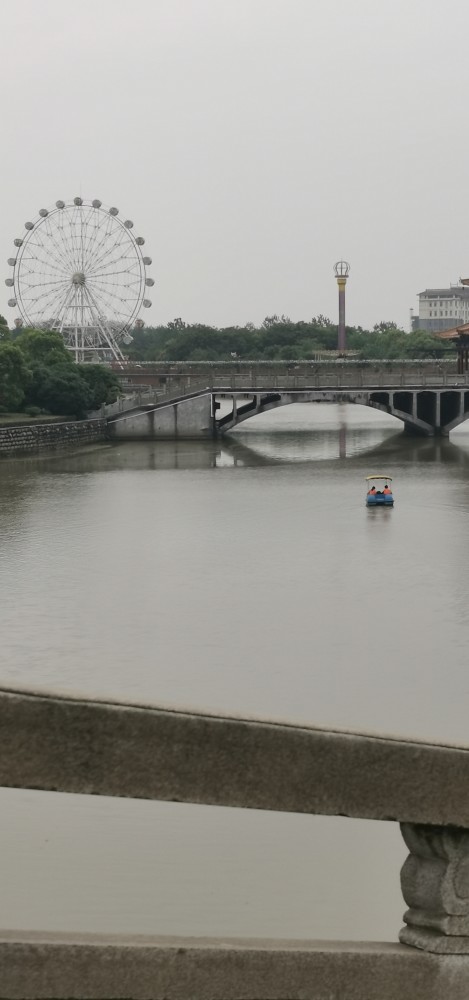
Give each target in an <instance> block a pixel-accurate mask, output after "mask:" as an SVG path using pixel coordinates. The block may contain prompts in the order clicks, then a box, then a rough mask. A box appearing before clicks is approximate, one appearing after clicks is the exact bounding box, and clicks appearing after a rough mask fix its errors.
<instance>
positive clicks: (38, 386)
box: [27, 364, 93, 417]
mask: <svg viewBox="0 0 469 1000" xmlns="http://www.w3.org/2000/svg"><path fill="white" fill-rule="evenodd" d="M77 369H78V366H77V365H75V364H72V366H70V365H69V364H66V365H58V364H54V365H51V366H50V367H49V368H46V367H45V366H40V365H38V366H35V367H34V368H33V371H32V376H33V377H32V382H31V386H30V389H29V392H28V400H27V402H28V406H38V407H39V408H40V409H46V410H48V411H49V413H53V414H54V413H55V414H67V415H68V414H70V415H72V414H73V415H74V416H76V417H84V416H85V415H86V411H87V410H90V409H92V406H93V392H92V390H91V389H90V387H89V386H88V385H87V383H86V382H85V380H84V379H83V378H81V376H80V374H79V372H78V370H77Z"/></svg>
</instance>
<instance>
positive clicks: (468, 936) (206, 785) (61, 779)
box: [0, 690, 469, 1000]
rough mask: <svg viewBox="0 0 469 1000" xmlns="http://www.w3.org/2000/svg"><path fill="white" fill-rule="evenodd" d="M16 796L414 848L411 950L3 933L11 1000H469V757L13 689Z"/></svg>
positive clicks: (6, 736)
mask: <svg viewBox="0 0 469 1000" xmlns="http://www.w3.org/2000/svg"><path fill="white" fill-rule="evenodd" d="M0 784H1V785H3V786H8V787H16V788H35V789H48V790H54V791H60V792H75V793H82V794H95V795H116V796H124V797H130V798H148V799H160V800H169V801H178V802H193V803H205V804H211V805H225V806H235V807H241V808H255V809H268V810H278V811H288V812H299V813H316V814H322V815H341V816H350V817H360V818H366V819H374V820H395V821H397V822H399V823H400V824H401V829H402V832H403V836H404V839H405V842H406V844H407V847H408V849H409V852H410V853H409V857H408V859H407V861H406V862H405V864H404V866H403V869H402V889H403V894H404V898H405V900H406V903H407V905H408V907H409V909H408V910H407V912H406V914H405V917H404V920H405V927H404V929H403V930H402V931H401V934H400V941H401V943H400V944H399V943H395V944H388V945H380V944H350V943H346V942H341V943H339V942H333V943H331V942H308V941H287V942H278V941H275V942H274V941H255V940H248V941H237V940H228V941H222V940H220V941H207V940H198V939H192V940H191V939H182V938H181V939H171V938H168V939H164V938H159V939H156V938H143V937H140V938H133V939H132V938H130V939H126V938H120V937H105V938H103V937H102V936H90V937H87V936H76V937H70V936H67V935H58V934H54V935H50V934H49V935H47V934H40V933H36V934H33V933H31V934H15V933H13V932H9V933H7V932H3V933H1V934H0V997H1V998H2V1000H18V998H22V1000H33V998H34V1000H39V998H41V1000H60V998H61V1000H63V998H65V997H67V998H82V1000H101V998H103V1000H104V998H107V1000H110V998H116V1000H117V998H121V1000H124V998H127V1000H129V998H132V1000H133V998H135V1000H163V998H166V1000H243V998H245V1000H248V998H249V1000H300V998H301V1000H339V998H340V1000H437V998H438V1000H462V998H465V1000H467V997H468V996H469V795H468V793H467V789H468V788H469V749H466V748H463V747H457V746H438V745H433V744H429V743H425V742H419V741H416V740H405V739H398V738H392V737H381V736H372V735H365V734H358V733H352V732H339V731H330V730H323V729H318V728H313V727H307V726H298V725H292V724H289V723H288V722H284V723H282V722H274V721H267V720H265V721H260V720H251V719H240V718H231V717H229V716H223V717H222V716H217V715H208V714H198V713H194V712H183V711H179V710H170V709H158V708H154V707H152V706H147V705H129V704H121V703H117V702H112V701H99V700H93V701H88V700H84V699H79V698H74V697H59V696H56V695H53V694H50V695H49V694H45V693H37V694H33V693H23V692H15V691H8V690H3V691H0ZM383 863H385V859H383ZM397 930H398V929H397V928H396V937H397Z"/></svg>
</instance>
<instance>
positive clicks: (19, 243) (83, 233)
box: [5, 198, 154, 361]
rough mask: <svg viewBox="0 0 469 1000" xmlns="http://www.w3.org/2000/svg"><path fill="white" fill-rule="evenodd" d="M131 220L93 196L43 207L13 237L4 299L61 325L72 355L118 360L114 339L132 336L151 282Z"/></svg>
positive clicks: (45, 325)
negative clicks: (21, 232) (21, 233)
mask: <svg viewBox="0 0 469 1000" xmlns="http://www.w3.org/2000/svg"><path fill="white" fill-rule="evenodd" d="M133 225H134V224H133V222H132V220H131V219H125V220H123V219H121V218H119V209H118V208H114V207H107V206H105V205H103V204H102V202H101V201H99V200H98V199H94V200H93V201H85V200H84V199H83V198H73V200H71V201H56V203H55V206H54V207H53V208H51V209H47V208H41V210H40V211H39V214H38V216H37V217H36V218H35V219H34V221H33V222H26V223H25V227H24V228H25V230H26V233H25V235H24V236H22V237H20V238H18V239H15V240H14V245H15V247H16V248H17V253H16V257H9V258H8V264H9V265H10V267H11V268H12V269H13V272H12V276H11V277H9V278H7V279H6V282H5V284H6V285H7V287H8V288H11V289H13V293H12V298H10V299H9V300H8V305H9V306H11V307H12V308H15V307H17V308H18V309H19V312H20V314H21V320H22V322H23V323H24V324H26V325H27V326H32V327H35V328H38V329H47V330H57V331H59V332H60V333H61V334H62V336H63V338H64V341H65V344H66V346H67V347H68V348H69V350H70V351H71V352H72V353H73V354H74V357H75V361H92V360H94V361H99V360H101V361H112V360H117V361H121V360H123V354H122V350H121V346H120V345H121V344H125V343H129V342H130V340H131V339H132V338H131V334H130V330H131V327H132V323H133V322H134V321H135V320H136V317H137V315H138V312H139V310H140V308H141V306H143V307H144V308H147V309H148V308H149V307H150V306H151V301H150V300H149V299H147V298H146V297H145V288H146V287H147V286H149V287H151V286H152V285H154V281H153V278H149V277H147V267H148V266H149V265H150V264H151V257H144V256H143V253H142V247H143V245H144V243H145V240H144V239H143V237H142V236H134V234H133V232H132V229H133Z"/></svg>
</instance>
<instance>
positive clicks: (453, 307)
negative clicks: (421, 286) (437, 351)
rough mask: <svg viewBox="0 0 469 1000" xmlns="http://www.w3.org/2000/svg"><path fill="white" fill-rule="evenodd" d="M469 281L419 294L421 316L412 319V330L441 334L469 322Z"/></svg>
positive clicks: (426, 290)
mask: <svg viewBox="0 0 469 1000" xmlns="http://www.w3.org/2000/svg"><path fill="white" fill-rule="evenodd" d="M467 280H468V279H463V282H461V284H459V285H450V287H449V288H426V289H425V291H424V292H420V294H419V314H418V316H413V317H412V330H427V331H428V332H429V333H441V331H442V330H449V329H451V328H452V327H456V326H460V325H461V324H462V323H468V322H469V287H468V286H467V285H466V281H467Z"/></svg>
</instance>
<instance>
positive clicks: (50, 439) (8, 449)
mask: <svg viewBox="0 0 469 1000" xmlns="http://www.w3.org/2000/svg"><path fill="white" fill-rule="evenodd" d="M106 433H107V425H106V420H105V419H103V418H98V419H94V420H74V421H70V420H68V421H63V422H61V423H54V422H52V421H50V422H49V423H34V422H33V423H26V422H25V423H14V424H7V425H5V424H4V425H3V426H2V425H1V424H0V460H1V459H2V458H13V457H15V456H16V455H35V454H38V453H39V452H41V451H46V450H53V449H56V450H58V449H67V448H73V447H77V446H79V445H83V444H91V443H94V442H97V441H105V440H106Z"/></svg>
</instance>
